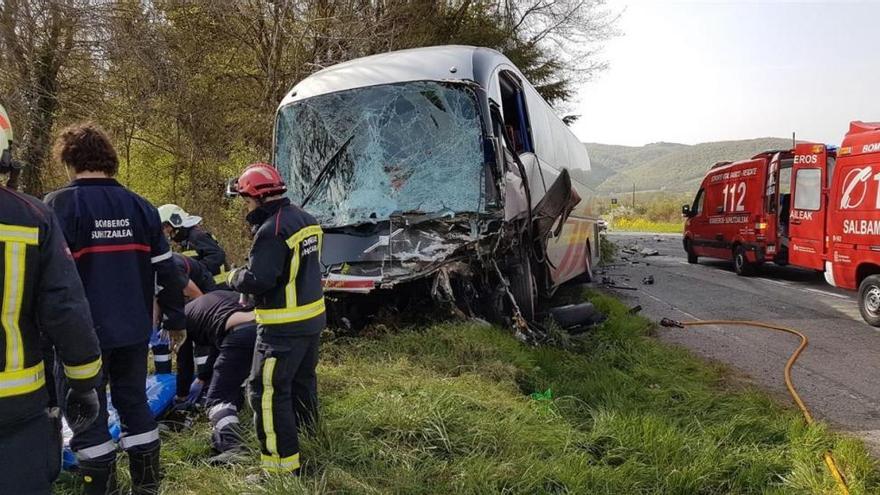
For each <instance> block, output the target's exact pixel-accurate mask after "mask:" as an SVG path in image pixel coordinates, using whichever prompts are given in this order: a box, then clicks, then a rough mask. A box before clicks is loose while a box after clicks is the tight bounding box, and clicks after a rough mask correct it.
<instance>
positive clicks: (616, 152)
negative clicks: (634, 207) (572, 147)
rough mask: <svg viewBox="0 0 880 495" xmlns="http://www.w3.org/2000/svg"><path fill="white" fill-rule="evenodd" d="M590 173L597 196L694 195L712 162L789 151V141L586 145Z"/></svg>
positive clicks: (766, 139) (589, 181)
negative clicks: (628, 194) (634, 191)
mask: <svg viewBox="0 0 880 495" xmlns="http://www.w3.org/2000/svg"><path fill="white" fill-rule="evenodd" d="M584 146H586V147H587V151H588V152H589V154H590V162H591V164H592V172H591V173H590V175H589V177H587V178H586V182H587V185H589V186H591V187H593V188H594V189H595V190H596V191H597V192H599V193H607V194H616V193H624V192H629V191H632V187H633V184H635V185H636V191H669V192H693V191H696V189H697V188H698V187H699V185H700V181H701V180H702V179H703V176H704V175H705V173H706V170H707V169H708V168H709V166H710V165H712V164H713V163H715V162H719V161H724V160H731V161H735V160H742V159H746V158H750V157H752V156H754V155H756V154H757V153H760V152H762V151H766V150H772V149H788V148H791V140H790V139H779V138H759V139H747V140H743V141H719V142H714V143H701V144H695V145H687V144H677V143H652V144H648V145H645V146H638V147H635V146H616V145H610V144H598V143H585V144H584Z"/></svg>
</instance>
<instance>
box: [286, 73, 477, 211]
mask: <svg viewBox="0 0 880 495" xmlns="http://www.w3.org/2000/svg"><path fill="white" fill-rule="evenodd" d="M275 161H276V166H278V168H279V170H280V171H281V173H282V174H283V175H284V176H285V179H286V181H287V184H289V186H290V193H289V194H290V196H291V199H292V200H293V201H294V202H295V203H297V204H302V202H303V200H304V199H305V197H306V195H307V194H308V193H309V191H310V190H311V189H312V187H313V186H314V184H315V182H316V179H318V176H319V174H320V173H321V169H322V168H324V167H325V166H327V167H329V168H328V170H327V171H326V172H325V176H324V178H323V179H322V180H321V181H320V183H319V184H318V185H317V187H316V189H315V191H314V193H313V197H312V199H311V200H310V201H309V202H308V203H307V204H306V209H307V210H308V211H309V212H311V213H312V214H313V215H314V216H315V217H316V218H317V219H318V221H319V222H320V223H321V224H322V225H323V226H324V227H325V228H326V227H339V226H345V225H358V224H362V223H373V222H378V221H382V220H387V219H388V218H389V217H391V216H392V214H394V213H401V212H403V213H405V212H412V211H418V212H438V211H451V212H455V213H460V212H482V211H484V209H485V198H484V189H485V188H484V184H483V162H484V154H483V140H482V123H481V120H480V116H479V113H478V110H477V103H476V97H475V95H474V93H473V90H472V89H471V88H470V87H468V86H466V85H462V84H447V83H440V82H432V81H418V82H409V83H401V84H391V85H383V86H373V87H365V88H358V89H352V90H348V91H342V92H338V93H331V94H327V95H322V96H316V97H314V98H309V99H306V100H302V101H299V102H295V103H293V104H291V105H288V106H286V107H284V108H282V109H281V110H280V112H279V115H278V123H277V129H276V155H275Z"/></svg>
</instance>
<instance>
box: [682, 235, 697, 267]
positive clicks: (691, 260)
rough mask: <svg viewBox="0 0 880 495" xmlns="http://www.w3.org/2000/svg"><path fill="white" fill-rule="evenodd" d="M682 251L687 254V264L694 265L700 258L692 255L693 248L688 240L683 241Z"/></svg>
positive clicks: (694, 254)
mask: <svg viewBox="0 0 880 495" xmlns="http://www.w3.org/2000/svg"><path fill="white" fill-rule="evenodd" d="M684 251H685V252H686V253H687V257H688V263H690V264H692V265H695V264H697V262H698V261H700V258H698V257H697V254H696V253H694V246H693V245H691V241H690V240H689V239H685V241H684Z"/></svg>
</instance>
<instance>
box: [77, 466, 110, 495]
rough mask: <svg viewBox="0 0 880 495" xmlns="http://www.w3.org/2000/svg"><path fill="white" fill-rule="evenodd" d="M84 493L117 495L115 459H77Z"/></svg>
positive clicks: (88, 494)
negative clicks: (104, 460) (102, 460)
mask: <svg viewBox="0 0 880 495" xmlns="http://www.w3.org/2000/svg"><path fill="white" fill-rule="evenodd" d="M79 472H80V473H81V474H82V480H83V493H84V494H85V495H119V486H118V485H117V484H116V461H115V460H113V461H110V462H109V463H108V462H94V461H79Z"/></svg>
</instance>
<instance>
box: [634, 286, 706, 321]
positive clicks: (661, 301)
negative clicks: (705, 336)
mask: <svg viewBox="0 0 880 495" xmlns="http://www.w3.org/2000/svg"><path fill="white" fill-rule="evenodd" d="M642 294H644V295H646V296H648V297H650V298H651V299H653V300H655V301H657V302H659V303H661V304H666V305H668V306H670V307H672V309H673V310H675V311H678V312H679V313H681V314H683V315H685V316H687V317H689V318H693V319H694V320H700V319H701V318H700V317H699V316H696V315H692V314H690V313H688V312H687V311H685V310H683V309H681V308H679V307H678V306H676V305H674V304H672V303H671V302H669V301H664V300H663V299H660V298H659V297H656V296H654V295H652V294H650V293H648V292H646V291H644V290H643V291H642Z"/></svg>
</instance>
